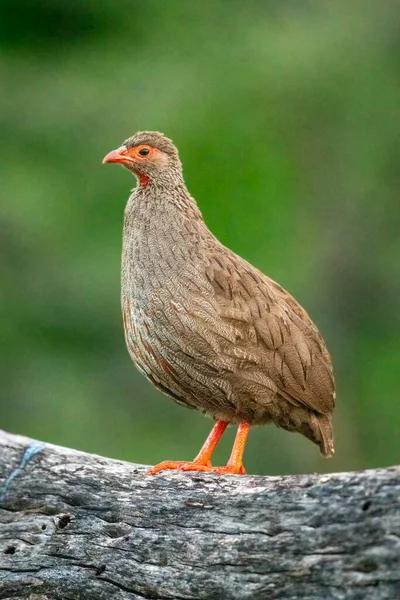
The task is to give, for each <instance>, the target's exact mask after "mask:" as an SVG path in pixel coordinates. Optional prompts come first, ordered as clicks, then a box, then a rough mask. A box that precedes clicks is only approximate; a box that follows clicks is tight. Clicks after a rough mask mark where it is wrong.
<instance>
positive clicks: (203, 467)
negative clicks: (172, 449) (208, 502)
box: [149, 421, 228, 475]
mask: <svg viewBox="0 0 400 600" xmlns="http://www.w3.org/2000/svg"><path fill="white" fill-rule="evenodd" d="M227 427H228V422H227V421H217V422H216V423H215V425H214V427H213V428H212V430H211V433H210V435H209V436H208V438H207V439H206V441H205V442H204V444H203V447H202V448H201V450H200V452H199V453H198V455H197V456H196V458H195V459H194V460H193V461H191V462H190V461H188V462H184V461H175V460H164V461H163V462H162V463H160V464H159V465H155V466H154V467H152V468H151V469H150V471H149V473H150V475H155V474H156V473H158V472H159V471H165V470H167V469H179V470H181V471H211V470H212V466H211V456H212V453H213V452H214V450H215V448H216V447H217V444H218V442H219V440H220V439H221V437H222V434H223V433H224V431H225V429H226V428H227Z"/></svg>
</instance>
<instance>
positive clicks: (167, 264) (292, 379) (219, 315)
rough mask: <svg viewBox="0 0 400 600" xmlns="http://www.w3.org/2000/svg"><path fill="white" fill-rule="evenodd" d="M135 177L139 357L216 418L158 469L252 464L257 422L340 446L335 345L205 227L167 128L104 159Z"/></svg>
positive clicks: (132, 235)
mask: <svg viewBox="0 0 400 600" xmlns="http://www.w3.org/2000/svg"><path fill="white" fill-rule="evenodd" d="M103 162H105V163H121V164H122V165H123V166H124V167H126V168H127V169H129V171H131V172H132V173H134V175H136V177H137V179H138V185H137V187H136V188H135V190H134V191H133V193H132V195H131V196H130V197H129V200H128V203H127V206H126V209H125V219H124V230H123V252H122V298H121V302H122V314H123V321H124V330H125V338H126V344H127V347H128V350H129V353H130V356H131V358H132V360H133V362H134V364H135V365H136V367H137V368H138V369H139V371H140V372H141V373H143V374H144V375H145V376H146V377H147V378H148V379H150V381H152V382H153V383H154V385H155V386H156V387H157V388H159V389H160V390H161V391H163V392H164V393H165V394H167V395H168V396H171V397H172V398H173V399H174V400H176V402H178V403H179V404H183V405H184V406H187V407H189V408H196V409H198V410H200V411H201V412H203V413H205V414H207V415H209V416H211V417H212V418H213V419H214V420H215V421H216V423H215V425H214V428H213V429H212V431H211V433H210V435H209V436H208V438H207V440H206V442H205V444H204V445H203V447H202V449H201V450H200V453H199V454H198V455H197V457H196V458H195V459H194V460H193V461H191V462H178V461H164V462H162V463H160V464H159V465H156V466H155V467H153V468H152V469H151V471H150V472H151V473H153V474H154V473H158V472H159V471H162V470H164V469H181V470H184V471H211V472H216V473H245V470H244V467H243V464H242V456H243V451H244V447H245V444H246V439H247V435H248V431H249V428H250V427H251V426H252V425H263V424H266V423H271V422H273V423H275V425H277V426H278V427H283V428H284V429H287V430H288V431H297V432H299V433H301V434H303V435H304V436H306V437H307V438H309V439H310V440H311V441H313V442H314V443H315V444H318V446H319V448H320V451H321V453H322V454H323V455H324V456H331V455H332V454H333V452H334V448H333V434H332V422H331V413H332V410H333V408H334V404H335V391H334V379H333V374H332V364H331V360H330V356H329V353H328V351H327V349H326V346H325V344H324V341H323V339H322V337H321V335H320V333H319V332H318V329H317V328H316V326H315V325H314V323H313V322H312V321H311V319H310V317H309V316H308V314H307V313H306V312H305V310H304V309H303V308H302V307H301V306H300V305H299V304H298V303H297V302H296V300H295V299H294V298H293V297H292V296H291V295H290V294H289V293H288V292H287V291H286V290H284V289H283V288H282V287H281V286H280V285H278V284H277V283H276V282H275V281H273V280H272V279H270V278H269V277H267V276H266V275H264V274H263V273H262V272H261V271H259V270H258V269H256V268H255V267H253V266H252V265H251V264H249V263H248V262H246V261H245V260H244V259H243V258H241V257H240V256H238V255H237V254H235V253H234V252H232V251H231V250H229V248H226V247H225V246H223V245H222V244H221V243H220V242H219V241H218V240H217V239H216V237H215V236H214V235H213V234H212V233H211V232H210V230H209V229H208V228H207V226H206V224H205V222H204V220H203V217H202V215H201V212H200V210H199V209H198V207H197V204H196V202H195V200H194V199H193V198H192V197H191V195H190V193H189V192H188V190H187V188H186V185H185V183H184V180H183V175H182V164H181V161H180V160H179V155H178V151H177V149H176V147H175V145H174V144H173V142H172V141H171V140H169V139H168V138H166V137H165V136H164V135H163V134H162V133H159V132H155V131H141V132H138V133H136V134H135V135H134V136H132V137H130V138H128V139H127V140H126V141H125V142H124V143H123V145H122V146H121V147H120V148H118V149H117V150H113V151H112V152H110V153H109V154H107V156H106V157H105V158H104V160H103ZM229 423H236V424H238V431H237V435H236V439H235V443H234V446H233V449H232V453H231V456H230V459H229V461H228V463H227V465H226V467H213V466H212V465H211V455H212V453H213V451H214V449H215V447H216V446H217V443H218V441H219V439H220V438H221V436H222V434H223V432H224V431H225V429H226V427H227V426H228V424H229Z"/></svg>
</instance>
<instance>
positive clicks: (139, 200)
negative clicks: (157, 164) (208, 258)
mask: <svg viewBox="0 0 400 600" xmlns="http://www.w3.org/2000/svg"><path fill="white" fill-rule="evenodd" d="M206 232H208V230H207V228H206V225H205V224H204V221H203V217H202V215H201V212H200V210H199V208H198V207H197V204H196V202H195V201H194V199H193V198H192V197H191V196H190V194H189V192H188V191H187V189H186V187H185V186H184V184H180V183H178V184H177V185H175V186H174V187H173V186H171V187H166V186H165V185H164V186H156V185H154V184H153V183H149V184H148V185H146V186H140V185H139V186H138V187H137V188H136V189H135V191H134V192H133V194H132V195H131V196H130V198H129V200H128V204H127V206H126V209H125V220H124V235H123V238H124V241H123V273H122V276H123V279H124V278H125V279H129V280H130V282H132V284H133V283H134V281H135V280H138V279H139V278H141V277H142V278H143V279H146V281H147V283H146V285H150V283H149V282H150V281H152V282H153V283H154V285H157V284H160V283H162V281H163V280H165V278H172V279H173V278H174V277H178V276H179V274H181V273H182V272H184V271H185V270H187V266H188V265H193V263H196V262H197V261H201V258H202V254H203V251H204V250H203V245H204V239H205V234H206Z"/></svg>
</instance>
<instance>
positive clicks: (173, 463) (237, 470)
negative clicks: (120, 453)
mask: <svg viewBox="0 0 400 600" xmlns="http://www.w3.org/2000/svg"><path fill="white" fill-rule="evenodd" d="M168 470H175V471H201V472H203V473H220V474H221V475H245V473H246V471H245V469H244V466H243V465H242V464H240V465H229V464H228V465H227V466H226V467H213V466H212V465H211V463H210V462H208V463H207V464H203V463H200V462H196V461H195V460H193V461H187V462H184V461H178V460H164V461H163V462H162V463H160V464H158V465H155V466H154V467H152V468H151V469H150V470H149V471H148V473H149V475H155V474H156V473H159V472H160V471H168Z"/></svg>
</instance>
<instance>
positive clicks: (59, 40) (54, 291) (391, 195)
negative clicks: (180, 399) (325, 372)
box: [0, 0, 400, 474]
mask: <svg viewBox="0 0 400 600" xmlns="http://www.w3.org/2000/svg"><path fill="white" fill-rule="evenodd" d="M0 11H1V14H0V28H1V29H0V35H1V39H0V41H1V54H0V76H1V79H2V85H1V90H2V93H1V97H0V120H1V126H2V137H3V146H2V149H3V158H2V161H1V169H2V174H1V192H2V210H1V238H0V240H1V256H2V286H1V287H2V289H1V291H2V295H1V297H2V326H1V330H2V338H3V344H2V347H3V348H4V350H5V352H4V358H3V360H2V369H3V372H2V377H1V383H2V385H1V391H2V397H1V404H0V426H1V427H2V428H4V429H7V430H10V431H14V432H17V433H23V434H26V435H29V436H33V437H37V438H40V439H43V440H47V441H49V442H54V443H58V444H64V445H67V446H72V447H76V448H80V449H83V450H87V451H92V452H97V453H99V454H105V455H109V456H114V457H119V458H123V459H127V460H131V461H135V462H144V463H155V462H158V461H160V460H163V459H166V458H171V459H190V458H191V457H192V456H194V455H195V454H196V453H197V451H198V450H199V448H200V445H201V444H202V442H203V441H204V439H205V436H206V435H207V433H208V430H209V429H210V428H211V425H212V423H211V421H209V420H208V419H205V418H204V417H203V416H201V415H200V414H199V413H196V412H191V411H187V410H185V409H184V408H182V407H180V406H177V405H175V404H174V403H173V402H172V401H170V400H168V399H167V398H166V397H164V396H163V395H161V394H160V393H158V392H157V391H155V390H154V389H153V388H152V387H151V385H150V384H149V383H147V382H146V381H145V379H143V378H142V377H141V376H140V375H139V374H138V373H137V372H136V370H135V369H134V368H133V366H132V365H131V363H130V360H129V358H128V354H127V352H126V350H125V344H124V339H123V332H122V324H121V317H120V307H119V279H120V273H119V271H120V246H121V226H122V215H123V209H124V204H125V201H126V199H127V196H128V193H129V189H130V187H132V185H133V184H134V181H133V179H132V178H131V176H130V174H128V172H126V171H123V170H122V169H118V168H115V167H114V168H110V167H103V166H102V165H101V160H102V158H103V156H104V155H105V154H106V153H107V152H108V151H109V150H111V149H113V148H115V147H117V146H118V145H119V144H120V143H121V142H122V141H123V140H124V139H125V138H126V137H128V136H129V135H131V134H132V133H134V132H135V131H136V130H139V129H159V130H161V131H163V132H164V133H166V134H167V135H169V136H170V137H172V138H173V140H174V141H175V142H176V143H177V145H178V147H179V149H180V154H181V157H182V159H183V163H184V170H185V177H186V181H187V184H188V187H189V189H190V190H191V192H192V194H193V195H194V197H195V198H196V199H197V200H198V202H199V205H200V207H201V209H202V210H203V213H204V215H205V218H206V221H207V223H208V225H209V226H210V228H211V229H212V230H213V231H214V233H215V234H216V235H217V236H218V237H219V238H220V239H221V240H222V241H223V242H224V243H225V244H226V245H228V246H230V247H231V248H232V249H234V250H235V251H236V252H238V253H239V254H241V255H242V256H244V257H245V258H246V259H248V260H249V261H251V262H253V263H254V264H255V265H257V266H258V267H259V268H261V269H262V270H263V271H265V272H266V273H267V274H268V275H270V276H271V277H272V278H273V279H275V280H277V281H279V282H280V283H281V284H282V285H284V286H285V287H286V288H288V289H289V290H290V291H291V292H292V293H293V295H294V296H295V297H296V298H297V299H298V300H299V301H300V302H301V303H302V304H303V305H304V306H305V307H306V308H307V310H308V311H309V312H310V313H311V315H312V317H313V319H314V320H315V321H316V323H317V324H318V325H319V326H320V328H321V330H322V332H323V334H324V337H325V338H326V340H327V343H328V346H329V348H330V350H331V353H332V356H333V361H334V365H335V373H336V378H337V385H338V396H337V410H336V412H335V433H336V448H337V452H336V455H335V458H334V459H333V460H331V461H329V462H326V461H324V460H323V459H322V458H320V456H319V453H318V449H317V447H314V446H313V445H312V444H310V442H308V441H307V440H305V439H303V438H302V437H301V436H299V435H291V434H289V433H287V432H285V431H281V430H278V429H276V428H275V427H273V426H271V427H265V428H256V429H254V431H253V432H252V433H251V435H250V440H249V443H248V447H247V450H246V456H245V464H246V466H247V469H248V471H249V472H258V473H270V474H276V473H289V472H290V473H293V472H307V471H326V470H328V471H330V470H332V471H334V470H349V469H356V468H367V467H376V466H384V465H389V464H392V463H396V462H399V438H400V436H399V434H400V426H399V422H400V403H399V392H398V389H399V385H398V379H399V375H400V368H399V367H400V345H399V318H398V317H399V259H400V237H399V214H400V211H399V188H400V185H399V184H400V171H399V158H400V156H399V154H400V152H399V147H400V143H399V139H400V137H399V133H400V131H399V130H400V111H399V106H400V76H399V70H398V65H399V54H400V53H399V46H400V36H399V31H400V28H399V20H400V13H399V11H398V3H397V2H395V1H394V0H393V1H390V0H386V1H384V2H376V1H373V0H363V1H362V2H361V1H358V2H357V1H355V2H348V1H347V0H334V1H333V2H332V1H328V0H314V1H307V0H306V1H304V2H301V3H299V2H295V1H294V0H291V1H290V0H289V1H287V2H278V1H277V0H271V1H269V2H264V1H262V0H259V1H257V0H250V1H249V2H243V1H239V0H229V1H228V0H214V1H210V0H205V1H204V2H179V1H177V0H176V1H175V0H169V2H164V3H160V2H156V0H146V1H145V2H139V1H138V0H120V1H119V2H115V3H114V2H111V1H109V0H86V2H79V1H78V0H68V1H67V0H64V1H62V0H58V1H57V2H54V1H51V0H42V1H39V0H31V1H30V2H25V1H24V0H21V1H20V2H14V1H12V0H3V2H2V3H1V7H0ZM233 434H234V430H233V429H230V430H229V432H228V434H227V435H226V439H224V440H223V442H222V444H221V448H220V449H218V451H217V463H218V462H219V463H223V462H224V461H225V460H226V458H227V456H228V454H229V451H230V444H231V442H232V439H233Z"/></svg>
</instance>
